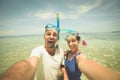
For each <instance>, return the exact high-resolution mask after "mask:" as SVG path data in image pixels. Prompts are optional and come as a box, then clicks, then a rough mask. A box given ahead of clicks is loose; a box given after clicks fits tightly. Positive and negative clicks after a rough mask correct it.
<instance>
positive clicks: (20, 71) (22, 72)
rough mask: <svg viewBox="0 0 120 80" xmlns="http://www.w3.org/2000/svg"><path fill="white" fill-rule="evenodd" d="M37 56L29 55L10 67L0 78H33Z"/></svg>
mask: <svg viewBox="0 0 120 80" xmlns="http://www.w3.org/2000/svg"><path fill="white" fill-rule="evenodd" d="M37 63H38V57H35V56H34V57H30V58H29V59H27V60H22V61H19V62H17V63H16V64H14V65H13V66H12V67H10V68H9V69H8V70H7V71H6V72H5V73H4V74H3V75H2V76H1V77H0V80H33V78H34V74H35V70H36V68H37Z"/></svg>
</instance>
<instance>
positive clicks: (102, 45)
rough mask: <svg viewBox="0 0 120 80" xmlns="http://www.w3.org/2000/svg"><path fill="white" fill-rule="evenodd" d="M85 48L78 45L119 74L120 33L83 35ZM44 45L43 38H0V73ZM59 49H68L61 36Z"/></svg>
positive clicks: (88, 54) (89, 55)
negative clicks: (85, 43) (35, 48)
mask: <svg viewBox="0 0 120 80" xmlns="http://www.w3.org/2000/svg"><path fill="white" fill-rule="evenodd" d="M83 35H84V38H85V40H86V42H87V46H85V47H83V46H81V45H80V50H81V51H82V52H83V54H84V55H85V56H86V57H87V58H89V59H92V60H95V61H97V62H99V63H101V64H103V65H104V66H107V67H109V68H111V69H113V70H115V71H118V72H120V64H119V63H120V56H119V55H120V33H96V34H93V33H91V34H90V33H89V34H85V33H84V34H83ZM43 43H44V39H43V36H6V37H0V73H2V72H4V71H5V70H6V69H7V68H8V67H10V66H11V65H12V64H14V63H15V62H17V61H19V60H22V59H26V58H28V57H29V55H30V53H31V51H32V49H33V48H34V47H36V46H39V45H42V44H43ZM59 44H60V47H62V48H63V49H64V50H66V49H68V46H67V43H66V41H65V40H64V35H61V37H60V41H59Z"/></svg>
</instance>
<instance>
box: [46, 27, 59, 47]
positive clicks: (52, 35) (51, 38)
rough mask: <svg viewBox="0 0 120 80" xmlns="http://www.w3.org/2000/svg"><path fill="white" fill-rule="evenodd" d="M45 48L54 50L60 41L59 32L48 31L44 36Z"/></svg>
mask: <svg viewBox="0 0 120 80" xmlns="http://www.w3.org/2000/svg"><path fill="white" fill-rule="evenodd" d="M44 39H45V46H46V47H49V48H54V47H55V43H56V42H57V39H58V32H57V31H56V30H55V29H47V30H46V32H45V35H44Z"/></svg>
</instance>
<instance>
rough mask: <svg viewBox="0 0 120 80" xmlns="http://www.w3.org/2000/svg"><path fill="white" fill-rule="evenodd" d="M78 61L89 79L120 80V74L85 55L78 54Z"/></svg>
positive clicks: (81, 69)
mask: <svg viewBox="0 0 120 80" xmlns="http://www.w3.org/2000/svg"><path fill="white" fill-rule="evenodd" d="M77 63H78V67H79V69H80V71H82V72H83V74H84V75H85V76H86V77H87V78H88V79H89V80H120V74H119V73H117V72H114V71H113V70H111V69H109V68H107V67H104V66H102V65H100V64H98V63H96V62H94V61H92V60H88V59H85V58H84V55H81V54H80V55H78V56H77Z"/></svg>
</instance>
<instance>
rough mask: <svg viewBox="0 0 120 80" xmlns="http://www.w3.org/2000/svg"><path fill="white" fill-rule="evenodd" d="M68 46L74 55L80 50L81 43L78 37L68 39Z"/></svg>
mask: <svg viewBox="0 0 120 80" xmlns="http://www.w3.org/2000/svg"><path fill="white" fill-rule="evenodd" d="M67 44H68V46H69V48H70V49H71V51H72V52H73V53H75V52H77V51H78V50H79V41H78V40H77V39H76V37H74V36H71V37H68V38H67Z"/></svg>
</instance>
